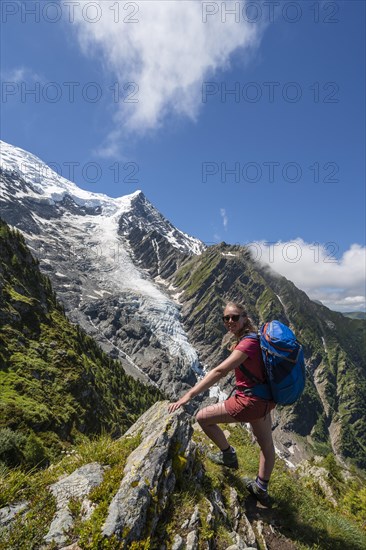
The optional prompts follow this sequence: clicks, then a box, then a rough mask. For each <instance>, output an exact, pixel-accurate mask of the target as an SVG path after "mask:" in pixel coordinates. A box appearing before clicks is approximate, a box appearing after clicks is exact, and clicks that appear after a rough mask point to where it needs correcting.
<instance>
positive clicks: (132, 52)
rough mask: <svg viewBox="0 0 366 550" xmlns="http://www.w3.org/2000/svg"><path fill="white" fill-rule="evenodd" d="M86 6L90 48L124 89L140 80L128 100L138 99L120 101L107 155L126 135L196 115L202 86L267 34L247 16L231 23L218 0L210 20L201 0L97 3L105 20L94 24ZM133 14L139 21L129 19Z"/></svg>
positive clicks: (84, 25) (85, 39) (83, 25)
mask: <svg viewBox="0 0 366 550" xmlns="http://www.w3.org/2000/svg"><path fill="white" fill-rule="evenodd" d="M87 4H91V3H90V2H88V0H81V1H80V2H79V4H78V7H75V16H76V19H75V22H76V30H77V34H78V39H79V42H80V45H81V48H82V50H83V52H84V53H85V55H89V56H92V57H93V58H98V57H101V58H102V59H103V61H104V67H105V69H107V70H109V71H111V72H112V74H113V75H114V77H115V78H116V80H117V81H118V82H119V83H120V84H121V90H122V86H123V84H125V83H126V82H133V83H134V85H133V86H135V88H134V89H133V86H132V87H130V89H128V90H127V94H130V95H128V98H127V99H128V100H133V99H134V100H137V102H128V101H126V98H125V97H124V101H123V100H122V101H120V102H119V103H118V107H117V113H116V115H115V128H114V130H113V131H112V132H111V134H110V136H109V138H108V139H107V141H106V143H105V145H104V153H105V154H108V153H109V154H114V153H115V152H116V143H117V142H118V140H119V139H120V138H121V136H122V135H125V134H126V132H128V131H129V132H134V133H144V132H146V131H148V130H152V129H156V128H159V127H160V126H161V125H162V123H163V121H164V119H165V118H166V117H167V116H169V115H171V114H176V115H183V116H186V117H189V118H190V119H192V120H195V119H196V117H197V115H198V112H199V109H200V107H201V106H202V86H203V83H204V82H206V81H209V79H210V78H211V79H213V75H214V73H215V71H217V70H218V69H225V68H227V67H228V66H229V63H230V55H231V54H232V53H233V52H234V51H236V50H237V49H238V48H243V52H245V54H246V55H245V56H243V60H242V62H243V64H244V63H245V61H246V60H247V59H248V57H249V56H250V53H251V52H252V51H253V49H254V48H255V47H256V46H258V44H259V40H260V36H261V34H262V31H263V25H262V26H261V25H260V24H256V25H250V24H248V23H247V22H246V21H245V20H244V19H243V18H240V21H239V22H236V21H235V17H233V16H227V18H226V21H224V20H223V17H222V14H221V13H220V11H221V9H222V6H221V3H219V2H217V3H212V4H214V5H215V6H217V7H218V9H219V13H216V14H215V15H210V16H207V22H206V23H205V22H204V17H203V12H202V10H203V9H204V5H203V4H204V3H202V2H201V1H200V0H193V1H192V0H191V1H187V2H185V1H182V0H171V1H168V2H166V1H162V0H160V1H158V0H157V1H155V0H149V1H145V2H138V1H137V2H124V1H120V2H116V1H109V0H108V1H107V0H103V1H98V2H93V3H92V4H94V5H95V4H98V5H99V6H100V17H99V20H98V21H96V22H94V23H91V22H90V21H89V20H88V19H90V18H92V12H90V14H89V15H88V12H85V8H86V7H87V6H86V5H87ZM206 5H207V3H206ZM235 5H236V6H237V5H238V2H234V1H228V2H225V9H226V11H228V10H229V9H230V8H232V7H234V6H235ZM133 6H135V7H134V8H133ZM117 8H118V16H116V14H117ZM133 9H134V10H135V12H132V11H131V10H133ZM129 19H134V20H136V22H135V23H133V22H131V23H128V22H127V21H128V20H129ZM122 91H123V90H122ZM125 94H126V91H125Z"/></svg>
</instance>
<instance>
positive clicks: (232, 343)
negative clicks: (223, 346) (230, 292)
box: [224, 302, 258, 351]
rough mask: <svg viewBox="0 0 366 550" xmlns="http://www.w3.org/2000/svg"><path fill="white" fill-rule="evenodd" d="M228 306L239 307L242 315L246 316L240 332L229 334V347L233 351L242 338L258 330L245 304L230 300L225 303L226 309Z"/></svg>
mask: <svg viewBox="0 0 366 550" xmlns="http://www.w3.org/2000/svg"><path fill="white" fill-rule="evenodd" d="M227 307H235V308H236V309H238V310H239V311H240V313H241V315H242V316H243V317H244V326H243V328H242V329H241V331H240V333H239V334H237V335H233V334H229V335H227V340H228V341H227V342H226V343H227V349H228V350H230V351H233V350H234V348H235V347H236V346H237V345H238V343H239V342H240V340H241V339H242V338H243V336H245V335H246V334H248V333H249V332H257V330H258V329H257V327H256V326H255V324H254V323H253V321H252V319H251V318H250V317H249V316H248V313H247V310H246V308H245V306H244V305H243V304H240V303H239V302H228V303H227V304H226V305H225V308H224V310H225V309H226V308H227Z"/></svg>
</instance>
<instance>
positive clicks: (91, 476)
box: [44, 462, 104, 545]
mask: <svg viewBox="0 0 366 550" xmlns="http://www.w3.org/2000/svg"><path fill="white" fill-rule="evenodd" d="M103 473H104V468H103V467H102V466H101V465H100V464H98V463H96V462H93V463H91V464H86V465H85V466H82V467H81V468H78V469H77V470H75V472H73V473H72V474H71V475H69V476H67V477H64V478H61V479H59V480H58V481H57V482H56V483H54V484H53V485H51V487H50V492H51V493H52V494H53V496H54V497H55V498H56V506H57V512H56V514H55V516H54V517H53V520H52V523H51V526H50V528H49V530H48V533H47V535H45V537H44V541H45V542H46V543H48V544H49V543H51V542H55V543H56V544H58V545H62V544H65V542H66V540H67V537H66V535H65V533H67V531H68V530H69V529H70V528H71V527H72V525H73V518H72V514H71V512H70V510H69V508H68V505H69V502H70V499H71V498H77V499H81V498H83V497H86V496H87V495H88V494H89V493H90V491H91V490H92V489H93V488H94V487H97V486H98V485H100V484H101V482H102V481H103ZM85 506H87V504H85ZM89 514H90V510H84V518H83V519H87V517H90V515H89Z"/></svg>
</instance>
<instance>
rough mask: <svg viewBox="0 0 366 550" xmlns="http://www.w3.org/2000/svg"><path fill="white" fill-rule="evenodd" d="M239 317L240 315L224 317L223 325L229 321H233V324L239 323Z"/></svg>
mask: <svg viewBox="0 0 366 550" xmlns="http://www.w3.org/2000/svg"><path fill="white" fill-rule="evenodd" d="M240 317H241V314H240V315H224V316H223V318H222V320H223V321H224V323H228V322H229V321H230V320H231V321H234V323H236V322H237V321H239V319H240Z"/></svg>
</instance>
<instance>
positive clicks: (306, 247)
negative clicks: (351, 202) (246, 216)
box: [249, 238, 366, 311]
mask: <svg viewBox="0 0 366 550" xmlns="http://www.w3.org/2000/svg"><path fill="white" fill-rule="evenodd" d="M249 249H250V250H251V252H252V254H253V257H254V258H257V259H258V260H260V261H261V262H262V263H265V264H268V265H270V267H272V268H273V269H274V270H275V271H277V272H278V273H280V274H281V275H283V276H284V277H286V278H287V279H289V280H291V281H292V282H293V283H294V284H295V285H296V286H297V287H298V288H300V289H301V290H304V292H306V294H307V295H308V296H309V297H310V298H311V299H312V300H320V301H321V302H322V303H323V304H324V305H326V306H327V307H329V308H330V309H334V310H337V311H364V310H365V309H366V247H362V246H361V245H359V244H352V245H351V247H350V248H349V249H348V250H347V251H346V252H344V253H343V255H342V256H341V257H340V258H337V252H338V246H337V244H336V243H325V244H323V245H322V244H319V243H306V242H304V241H303V240H302V239H299V238H298V239H295V240H294V241H290V242H277V243H266V242H256V243H250V245H249Z"/></svg>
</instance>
